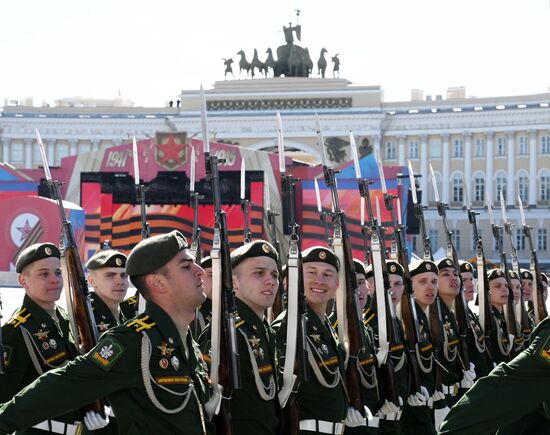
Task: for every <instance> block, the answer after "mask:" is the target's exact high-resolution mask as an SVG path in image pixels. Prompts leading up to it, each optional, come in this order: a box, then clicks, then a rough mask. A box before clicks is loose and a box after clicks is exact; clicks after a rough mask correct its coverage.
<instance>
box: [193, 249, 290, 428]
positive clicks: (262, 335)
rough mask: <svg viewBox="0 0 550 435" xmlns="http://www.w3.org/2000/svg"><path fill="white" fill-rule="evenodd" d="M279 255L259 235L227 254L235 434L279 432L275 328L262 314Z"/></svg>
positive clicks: (272, 291) (204, 339)
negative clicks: (233, 315) (235, 358)
mask: <svg viewBox="0 0 550 435" xmlns="http://www.w3.org/2000/svg"><path fill="white" fill-rule="evenodd" d="M277 259H278V254H277V251H275V248H273V246H272V245H271V244H270V243H268V242H266V241H264V240H255V241H253V242H251V243H247V244H245V245H242V246H241V247H239V248H238V249H236V250H235V251H233V252H232V254H231V267H232V271H233V288H234V290H235V296H236V304H237V310H238V313H239V315H238V318H237V320H236V328H237V345H238V351H239V360H240V369H241V382H242V385H241V388H240V389H238V390H234V391H233V393H232V396H231V401H230V405H229V406H230V414H231V429H232V432H233V433H234V434H262V435H263V434H265V435H269V434H273V435H275V434H279V433H280V432H281V408H280V406H279V400H278V396H277V391H278V390H277V383H276V376H277V365H276V359H275V332H274V331H273V330H272V329H271V327H270V326H269V324H268V323H267V321H266V319H265V316H264V313H265V311H266V309H267V308H269V307H271V305H273V302H274V300H275V297H276V296H277V290H278V286H279V271H278V269H277ZM210 332H211V331H210V327H209V326H207V327H206V329H205V331H204V333H203V334H202V335H201V338H200V343H201V349H202V350H203V353H204V354H205V359H206V360H207V361H209V360H210V356H209V351H210Z"/></svg>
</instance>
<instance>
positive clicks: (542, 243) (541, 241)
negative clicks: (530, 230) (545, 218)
mask: <svg viewBox="0 0 550 435" xmlns="http://www.w3.org/2000/svg"><path fill="white" fill-rule="evenodd" d="M547 247H548V245H547V243H546V228H539V229H538V230H537V251H546V249H547Z"/></svg>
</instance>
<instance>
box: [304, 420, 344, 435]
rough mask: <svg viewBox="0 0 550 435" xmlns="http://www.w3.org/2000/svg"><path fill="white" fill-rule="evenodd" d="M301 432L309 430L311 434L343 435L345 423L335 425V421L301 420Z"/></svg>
mask: <svg viewBox="0 0 550 435" xmlns="http://www.w3.org/2000/svg"><path fill="white" fill-rule="evenodd" d="M300 430H309V431H311V432H319V433H329V434H333V435H341V434H342V432H343V430H344V424H343V423H340V422H339V423H334V422H333V421H323V420H313V419H312V420H300Z"/></svg>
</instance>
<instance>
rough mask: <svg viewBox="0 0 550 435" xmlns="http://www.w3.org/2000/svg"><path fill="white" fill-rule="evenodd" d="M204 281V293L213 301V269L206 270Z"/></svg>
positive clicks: (207, 268)
mask: <svg viewBox="0 0 550 435" xmlns="http://www.w3.org/2000/svg"><path fill="white" fill-rule="evenodd" d="M202 280H203V281H204V293H205V294H206V297H207V298H208V299H212V268H211V267H206V268H204V276H203V277H202Z"/></svg>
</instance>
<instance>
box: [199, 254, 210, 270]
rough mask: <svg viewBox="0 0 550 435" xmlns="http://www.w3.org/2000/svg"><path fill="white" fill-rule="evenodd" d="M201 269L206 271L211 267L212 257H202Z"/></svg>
mask: <svg viewBox="0 0 550 435" xmlns="http://www.w3.org/2000/svg"><path fill="white" fill-rule="evenodd" d="M201 267H202V268H203V269H208V268H209V267H212V257H210V256H209V257H204V258H203V259H202V260H201Z"/></svg>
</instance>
